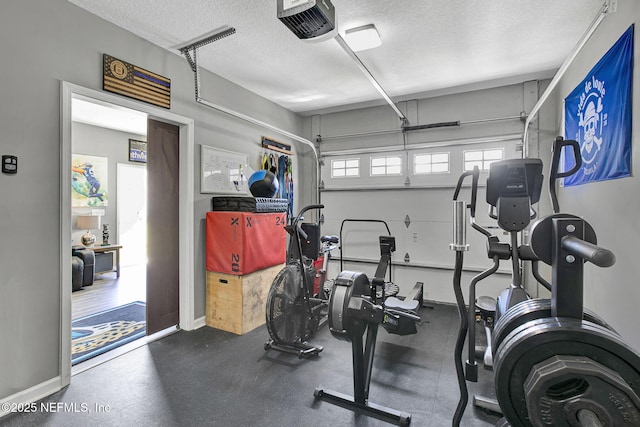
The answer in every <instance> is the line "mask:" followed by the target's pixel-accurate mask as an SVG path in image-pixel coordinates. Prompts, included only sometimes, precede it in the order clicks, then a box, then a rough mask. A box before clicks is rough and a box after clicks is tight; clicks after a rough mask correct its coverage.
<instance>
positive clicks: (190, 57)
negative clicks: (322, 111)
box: [178, 27, 320, 203]
mask: <svg viewBox="0 0 640 427" xmlns="http://www.w3.org/2000/svg"><path fill="white" fill-rule="evenodd" d="M235 32H236V30H235V28H233V27H228V28H226V29H224V30H219V31H215V32H213V33H211V34H210V35H207V36H206V37H204V38H202V39H199V40H196V41H194V42H192V43H190V44H188V45H186V46H183V47H181V48H179V49H178V50H179V51H180V53H182V54H183V55H184V56H185V58H186V60H187V62H188V63H189V65H190V66H191V70H192V71H193V73H194V84H195V100H196V102H197V103H198V104H202V105H204V106H206V107H209V108H213V109H214V110H217V111H219V112H221V113H225V114H228V115H230V116H232V117H235V118H237V119H240V120H244V121H246V122H249V123H251V124H254V125H257V126H260V127H262V128H265V129H268V130H270V131H272V132H276V133H278V134H280V135H284V136H286V137H287V138H291V139H293V140H295V141H298V142H301V143H303V144H305V145H307V146H309V147H310V148H311V151H312V152H313V155H314V157H315V160H316V201H317V202H318V203H319V202H320V157H319V156H318V151H317V149H316V146H315V144H314V143H313V142H311V141H309V140H308V139H306V138H303V137H301V136H298V135H296V134H294V133H291V132H289V131H286V130H284V129H280V128H279V127H276V126H274V125H271V124H269V123H266V122H263V121H262V120H258V119H256V118H253V117H251V116H248V115H246V114H242V113H239V112H237V111H234V110H232V109H230V108H227V107H223V106H222V105H219V104H215V103H213V102H210V101H207V100H206V99H204V98H202V97H201V96H200V68H199V67H198V54H197V51H198V48H199V47H202V46H204V45H207V44H209V43H212V42H215V41H218V40H220V39H223V38H225V37H227V36H230V35H232V34H235Z"/></svg>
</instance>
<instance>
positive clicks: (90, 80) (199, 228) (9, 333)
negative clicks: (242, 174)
mask: <svg viewBox="0 0 640 427" xmlns="http://www.w3.org/2000/svg"><path fill="white" fill-rule="evenodd" d="M1 9H2V11H1V13H0V39H1V40H3V43H0V55H1V56H2V57H3V58H5V59H6V61H3V66H2V72H1V75H2V79H1V80H0V129H2V137H1V138H0V153H1V154H13V155H17V156H18V173H17V174H16V175H13V176H11V175H5V174H3V175H1V176H0V194H2V197H3V200H2V203H0V218H1V221H0V236H2V238H1V239H0V271H1V272H2V279H0V323H1V324H2V325H4V327H3V328H2V330H1V332H0V342H2V343H5V344H6V343H11V344H10V345H2V346H1V348H0V366H3V367H5V368H6V367H10V368H9V369H2V370H1V372H0V401H1V400H3V399H5V398H8V397H11V396H16V395H18V394H19V393H21V392H24V391H25V390H27V389H29V388H31V387H35V386H38V385H40V384H45V383H51V382H52V381H53V382H54V383H55V381H56V378H57V377H58V375H60V372H59V371H60V366H59V365H60V361H59V355H60V348H59V346H60V326H59V325H60V319H61V317H60V300H61V297H62V295H61V294H60V287H61V284H60V274H61V271H60V253H59V252H60V251H59V248H60V241H61V239H67V238H68V237H67V236H64V237H63V236H60V224H61V217H60V174H61V171H60V163H59V159H60V147H61V144H60V129H61V126H60V96H61V94H60V82H61V81H67V82H70V83H73V84H76V85H80V86H84V87H87V88H90V89H94V90H101V89H102V54H103V53H107V54H110V55H112V56H115V57H117V58H119V59H122V60H124V61H127V62H130V63H133V64H135V65H138V66H141V67H143V68H145V69H148V70H150V71H153V72H155V73H158V74H160V75H163V76H166V77H168V78H170V79H171V84H172V96H171V112H173V113H175V114H179V115H181V116H186V117H190V118H193V119H194V120H195V143H196V147H195V152H196V160H195V162H196V164H195V165H194V174H195V175H196V176H195V177H194V179H195V182H196V188H195V189H194V199H195V203H194V222H195V227H194V233H195V238H194V245H195V246H194V259H195V260H196V264H195V266H194V271H195V279H194V287H195V302H194V312H195V317H196V318H198V317H202V316H204V313H205V264H204V260H205V253H204V217H205V212H206V211H207V210H209V209H210V200H211V196H212V195H211V194H200V193H199V185H198V183H199V173H200V167H199V161H200V158H199V151H200V150H199V147H198V145H200V144H206V145H210V146H214V147H219V148H222V149H227V150H231V151H237V152H242V153H246V154H247V155H248V156H249V158H250V159H251V160H252V161H254V162H255V163H254V166H255V167H257V166H258V154H257V153H258V152H259V145H260V141H261V137H262V135H265V136H270V137H272V138H275V139H277V140H282V141H283V142H285V143H291V144H292V145H293V146H294V147H295V146H296V145H297V143H296V142H295V141H287V139H286V138H282V137H280V136H279V135H270V134H269V133H266V132H265V131H264V130H263V129H261V128H258V127H256V126H253V125H249V124H247V123H245V122H241V121H238V120H237V119H234V118H232V117H230V116H227V115H223V114H220V113H217V112H215V111H213V110H211V109H209V108H207V107H204V106H201V105H198V104H196V103H195V101H194V82H193V73H192V71H191V69H190V67H189V65H188V64H187V62H186V60H185V59H184V58H182V57H180V56H178V55H175V54H172V53H168V52H166V51H164V50H162V49H160V48H159V47H157V46H154V45H152V44H150V43H149V42H147V41H144V40H142V39H140V38H138V37H137V36H134V35H133V34H131V33H128V32H126V31H123V30H122V29H121V28H119V27H116V26H115V25H113V24H110V23H108V22H106V21H104V20H102V19H100V18H98V17H96V16H94V15H91V14H89V13H88V12H86V11H84V10H82V9H80V8H78V7H76V6H74V5H72V4H70V3H69V2H67V1H65V0H50V1H45V2H43V1H38V0H7V1H3V2H2V6H1ZM234 37H241V35H236V36H234ZM201 77H202V96H203V97H204V98H206V99H209V100H211V101H212V102H215V103H217V104H220V105H223V106H225V107H227V108H230V109H232V110H235V111H240V112H242V113H244V114H246V115H248V116H252V117H255V118H256V119H259V120H261V121H264V122H267V123H271V124H273V125H274V126H277V127H280V128H282V129H285V130H287V131H290V132H292V133H295V134H300V133H301V132H302V121H301V119H300V118H299V117H298V116H296V115H295V114H293V113H291V112H289V111H287V110H285V109H283V108H281V107H279V106H277V105H276V104H273V103H271V102H269V101H267V100H265V99H264V98H261V97H259V96H257V95H255V94H253V93H251V92H249V91H247V90H245V89H243V88H241V87H239V86H237V85H235V84H232V83H231V82H229V81H227V80H224V79H222V78H220V77H218V76H215V75H213V74H211V73H208V72H202V76H201ZM301 151H303V155H307V154H305V153H306V151H304V150H301ZM297 174H298V170H296V171H294V179H295V180H296V181H298V175H297ZM300 181H302V179H300ZM69 253H70V249H69ZM69 298H70V296H69Z"/></svg>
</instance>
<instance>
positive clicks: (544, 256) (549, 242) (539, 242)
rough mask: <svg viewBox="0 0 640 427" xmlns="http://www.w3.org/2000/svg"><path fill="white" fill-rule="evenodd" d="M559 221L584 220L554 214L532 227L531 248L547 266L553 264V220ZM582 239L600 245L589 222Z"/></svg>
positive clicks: (573, 216) (569, 215) (585, 223)
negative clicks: (557, 219)
mask: <svg viewBox="0 0 640 427" xmlns="http://www.w3.org/2000/svg"><path fill="white" fill-rule="evenodd" d="M554 218H559V219H582V218H580V217H578V216H575V215H571V214H562V213H560V214H553V215H549V216H547V217H544V218H542V219H540V220H538V221H537V222H536V223H535V224H533V226H532V227H531V238H530V241H529V246H530V247H531V250H532V251H533V253H534V254H535V255H536V257H538V259H539V260H540V261H542V262H544V263H545V264H547V265H551V263H552V246H553V220H554ZM577 237H580V238H581V239H583V240H585V241H587V242H589V243H593V244H594V245H595V244H597V243H598V239H597V238H596V232H595V231H594V230H593V227H591V225H589V223H588V222H586V221H585V222H584V236H577Z"/></svg>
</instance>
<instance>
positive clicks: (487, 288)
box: [305, 82, 539, 303]
mask: <svg viewBox="0 0 640 427" xmlns="http://www.w3.org/2000/svg"><path fill="white" fill-rule="evenodd" d="M538 90H539V89H538V83H537V82H526V83H525V82H523V83H521V84H514V85H509V86H503V87H497V88H493V89H486V90H479V91H474V92H465V93H459V94H453V95H447V96H440V97H435V98H428V99H420V100H414V101H407V102H403V103H400V108H401V109H402V110H403V112H404V113H405V115H406V116H407V117H408V119H409V121H410V125H424V124H431V123H440V122H452V121H460V122H461V123H462V124H461V125H460V126H457V127H446V128H437V129H431V130H425V131H415V132H409V133H407V134H405V135H403V134H402V133H401V132H395V133H394V132H386V131H388V130H393V129H399V127H400V122H399V119H398V117H397V116H396V115H395V113H394V112H393V110H392V109H391V108H390V107H388V106H386V105H385V106H379V107H370V108H364V109H358V110H352V111H345V112H339V113H331V114H324V115H320V116H314V117H310V118H307V123H306V126H305V129H306V130H308V131H309V132H311V135H314V136H315V135H320V136H321V141H322V142H321V143H320V151H321V154H322V157H323V160H324V166H323V167H322V180H323V183H324V187H325V190H324V191H323V192H322V198H321V199H322V203H323V204H324V205H325V210H324V217H325V224H324V227H323V231H322V232H323V233H324V234H339V232H340V227H341V224H342V221H343V220H344V219H380V220H384V221H386V222H387V223H388V224H389V227H390V229H391V234H392V235H394V236H395V237H396V245H397V251H396V253H395V255H394V258H393V260H394V262H395V263H396V264H397V265H396V266H395V267H394V281H395V282H396V284H398V285H399V286H400V288H401V295H406V294H407V293H408V292H409V291H410V290H411V288H412V286H413V285H414V284H415V282H416V281H422V282H424V284H425V298H426V299H429V300H434V301H441V302H449V303H452V302H454V301H455V299H454V295H453V288H452V279H453V265H454V259H455V256H454V253H453V252H452V251H450V250H449V244H450V243H451V236H452V198H453V193H454V189H455V185H456V183H457V180H458V177H459V176H460V174H461V173H462V172H463V167H462V162H461V160H462V158H463V152H464V151H465V150H473V149H478V148H493V147H504V149H505V158H517V157H520V156H521V151H520V145H521V134H522V131H523V121H522V120H521V119H520V114H521V112H523V111H528V110H529V109H530V108H531V107H532V106H533V104H534V103H535V101H536V100H537V96H538ZM493 119H499V120H493ZM485 120H488V121H485ZM471 122H475V123H471ZM405 138H406V141H405ZM404 144H406V148H405V146H404ZM416 147H420V148H416ZM381 149H390V150H393V151H390V152H385V153H383V154H382V155H399V156H400V157H401V158H402V159H403V162H404V163H403V165H404V167H403V172H402V174H400V175H396V176H392V177H371V176H369V172H368V169H369V159H370V158H371V157H372V156H378V155H380V154H377V153H376V154H371V153H362V152H361V151H367V150H369V151H371V150H381ZM358 150H359V151H358ZM354 151H355V152H356V153H355V154H350V153H351V152H354ZM418 152H435V153H438V152H449V153H450V159H451V166H450V170H449V172H448V173H444V174H434V175H428V176H416V175H414V174H413V172H412V166H411V164H412V155H413V154H414V153H418ZM345 153H346V154H345ZM345 157H347V158H348V157H351V158H356V157H357V158H359V159H360V167H361V175H360V176H359V177H357V178H332V177H331V170H330V168H331V160H333V159H339V158H345ZM407 163H408V164H407ZM407 177H408V178H409V179H410V181H411V184H410V186H406V185H405V180H406V178H407ZM483 179H486V174H483V176H482V178H481V183H482V182H483ZM467 184H469V181H467ZM461 197H462V199H466V200H469V194H468V191H467V190H465V191H463V192H462V194H461ZM486 212H487V204H486V203H485V202H484V189H483V188H481V189H480V191H479V196H478V211H477V218H478V221H479V223H481V224H483V225H491V224H495V221H492V220H490V219H489V217H488V216H487V214H486ZM407 216H408V217H409V219H410V224H409V226H406V225H405V218H406V217H407ZM350 224H351V223H347V224H346V225H345V226H344V227H345V228H344V230H343V231H344V233H343V242H342V244H343V246H344V252H343V256H344V257H346V258H353V257H355V258H360V259H363V258H364V259H366V260H368V261H373V262H375V261H377V259H378V258H379V248H378V240H377V239H378V235H380V234H386V230H385V229H384V226H381V225H379V224H377V225H376V224H374V225H371V226H367V225H363V224H352V225H350ZM467 234H468V242H469V243H470V245H471V250H470V251H469V252H467V253H466V254H465V259H466V261H465V268H466V273H465V279H464V280H465V283H468V280H469V279H470V278H471V276H472V275H473V274H475V273H477V272H478V271H481V270H483V269H486V268H488V267H489V266H490V265H491V261H490V260H489V259H488V258H487V254H486V239H485V238H484V237H483V236H482V235H481V234H479V233H478V232H475V231H472V230H471V228H470V227H469V229H468V233H467ZM501 238H503V239H507V237H506V236H504V235H501ZM507 240H508V239H507ZM406 254H409V257H410V262H405V261H404V258H405V255H406ZM335 255H336V256H337V257H339V255H340V253H339V252H336V254H335ZM334 265H335V263H334ZM347 266H348V267H349V268H352V269H356V270H361V271H364V272H365V273H366V274H368V275H369V276H371V275H373V273H374V272H375V264H372V263H359V264H353V263H349V264H347ZM334 268H335V267H334ZM500 271H501V274H498V275H496V276H493V277H492V278H491V279H489V280H486V281H484V282H482V283H481V285H480V290H479V291H480V293H483V294H488V295H497V294H498V293H499V291H500V290H502V289H503V288H504V287H505V286H507V285H508V284H509V283H510V281H511V280H510V279H511V277H510V273H509V271H510V266H509V265H507V264H504V265H502V266H501V268H500Z"/></svg>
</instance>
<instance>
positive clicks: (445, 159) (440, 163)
mask: <svg viewBox="0 0 640 427" xmlns="http://www.w3.org/2000/svg"><path fill="white" fill-rule="evenodd" d="M448 172H449V153H432V154H416V155H414V156H413V173H414V175H423V174H429V173H448Z"/></svg>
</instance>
